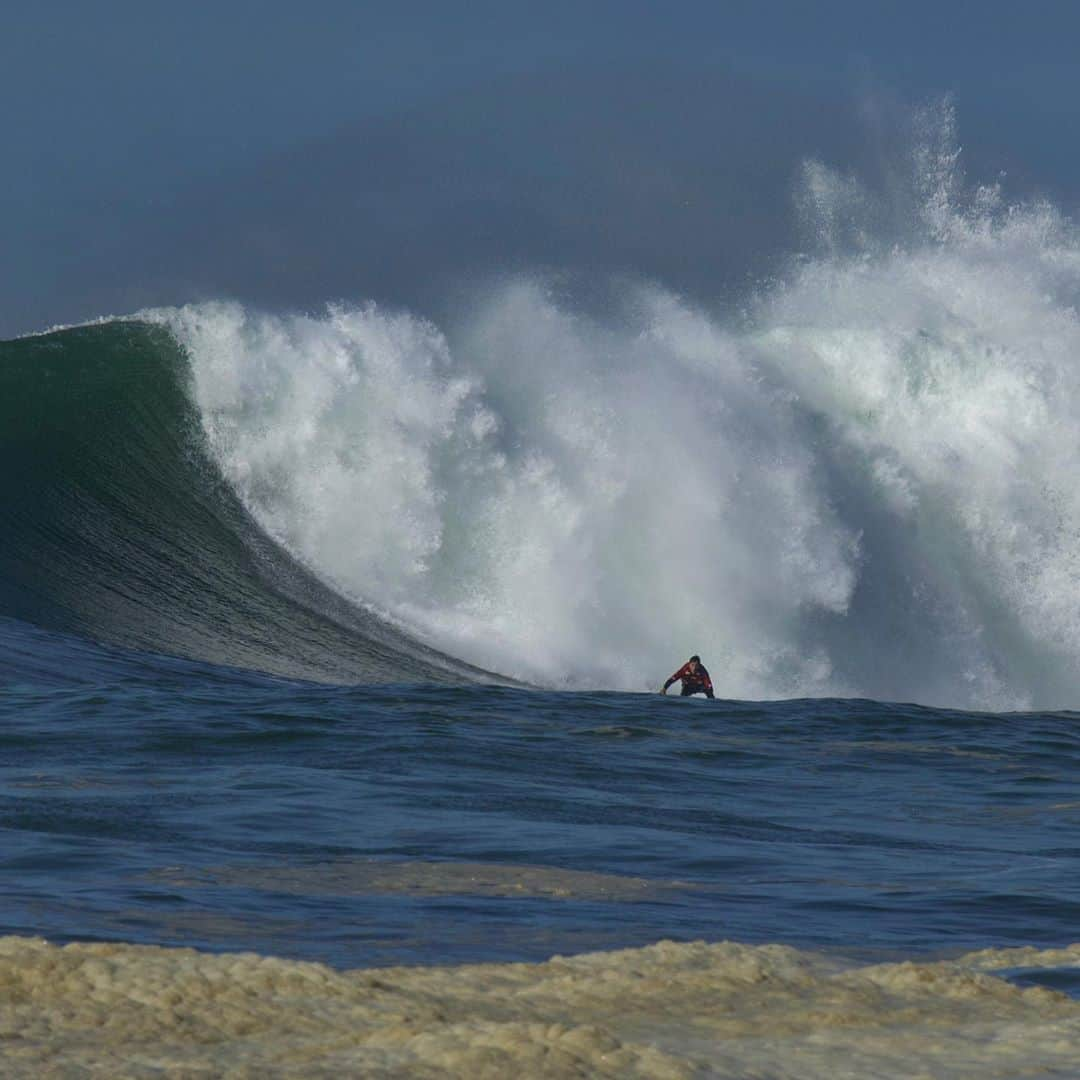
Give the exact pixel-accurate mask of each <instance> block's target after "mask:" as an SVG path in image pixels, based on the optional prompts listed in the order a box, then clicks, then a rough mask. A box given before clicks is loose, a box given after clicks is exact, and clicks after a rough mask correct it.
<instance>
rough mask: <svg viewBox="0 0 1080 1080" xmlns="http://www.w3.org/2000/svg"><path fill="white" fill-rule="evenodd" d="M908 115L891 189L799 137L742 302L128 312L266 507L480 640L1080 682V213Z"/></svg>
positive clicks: (394, 612) (588, 656) (464, 638)
mask: <svg viewBox="0 0 1080 1080" xmlns="http://www.w3.org/2000/svg"><path fill="white" fill-rule="evenodd" d="M920 123H921V125H922V132H921V138H920V140H919V142H918V147H917V150H916V152H915V153H914V154H913V155H912V158H913V164H912V167H911V172H910V175H909V176H908V177H907V178H906V179H905V180H904V183H903V184H897V183H895V179H896V178H895V177H893V178H892V179H893V181H894V182H893V183H892V184H891V185H886V186H887V187H888V188H889V190H888V191H887V192H886V193H885V194H882V193H880V192H876V191H874V190H872V189H871V188H869V187H868V186H867V185H865V184H863V183H861V182H860V181H859V180H858V179H857V178H855V177H852V176H846V175H843V174H841V173H838V172H836V171H835V170H832V169H830V168H828V167H827V166H825V165H823V164H821V163H817V162H809V163H807V165H806V166H805V169H804V174H803V177H802V179H801V184H800V190H799V198H800V205H801V207H802V209H803V211H804V217H805V220H806V223H807V225H808V226H809V228H810V230H811V232H812V233H813V235H814V246H813V250H812V251H811V253H810V254H808V255H805V256H803V257H801V258H799V259H797V260H793V261H792V263H791V265H790V267H789V268H788V269H787V271H786V272H785V273H784V274H782V275H780V276H779V277H778V278H777V280H776V281H774V282H771V283H767V284H764V285H762V286H760V287H759V288H758V289H757V290H756V293H755V295H754V296H753V297H751V299H750V300H749V301H748V303H747V304H746V307H745V309H744V310H743V311H741V312H740V313H739V314H738V315H737V316H730V315H728V316H718V315H715V314H710V313H709V312H706V311H704V310H702V309H700V308H699V307H695V306H693V305H692V304H690V303H688V302H686V301H685V300H683V299H681V298H680V297H679V296H677V295H674V294H672V293H671V292H670V291H668V290H665V289H664V288H662V287H660V286H657V285H653V284H636V285H633V286H625V287H622V288H621V289H620V290H619V297H618V300H617V302H613V303H611V304H609V305H608V306H607V307H606V308H604V309H603V313H602V314H597V308H596V305H592V306H591V307H590V306H588V305H586V304H584V303H576V302H575V299H574V294H573V290H572V289H571V288H569V287H565V286H559V285H558V284H554V283H552V282H550V281H544V280H540V279H526V278H518V279H516V280H514V281H510V282H504V283H502V284H501V285H499V286H498V287H495V288H491V289H488V290H487V291H486V292H485V293H484V294H483V295H480V296H478V297H477V298H476V299H475V301H474V302H472V303H469V304H463V305H462V307H461V309H460V310H459V312H458V314H457V315H456V316H455V318H454V319H452V320H449V321H447V322H446V323H445V324H444V325H442V326H441V327H436V326H435V325H433V324H432V323H430V322H429V321H427V320H425V319H423V318H420V317H417V316H415V315H413V314H410V313H408V312H403V311H390V310H386V309H383V308H379V307H375V306H372V305H367V306H348V305H336V306H332V307H330V308H328V309H327V310H326V311H325V312H324V313H322V314H318V315H271V314H267V313H262V312H257V311H253V310H250V309H246V308H244V307H241V306H240V305H237V304H231V303H210V304H200V305H193V306H188V307H183V308H178V309H168V310H155V311H152V312H144V313H142V314H141V316H140V317H141V318H142V319H143V320H145V321H148V322H152V323H157V324H160V325H163V326H165V327H167V328H168V330H169V331H170V333H171V336H172V337H173V339H174V340H175V341H177V342H178V343H179V345H180V346H181V347H182V350H183V352H184V354H186V357H187V359H188V362H189V363H190V372H191V381H190V394H191V402H192V404H193V407H194V409H195V410H196V412H197V416H198V422H199V424H200V425H201V428H202V433H203V434H202V437H203V438H204V440H205V447H206V449H207V452H208V454H209V456H210V458H211V459H212V461H213V462H214V465H215V466H216V468H218V469H220V471H221V473H222V474H223V475H224V477H225V478H226V479H227V481H228V483H229V485H230V491H231V493H235V495H236V496H238V497H239V500H240V502H241V503H242V505H243V507H244V509H245V510H246V512H247V514H249V515H250V517H251V518H252V519H253V520H254V521H255V522H257V523H258V525H259V526H260V527H261V529H262V530H264V531H265V533H266V534H268V535H269V536H270V537H272V538H273V539H274V540H275V541H276V542H277V543H278V544H280V545H281V546H282V547H284V548H285V549H286V550H287V551H288V552H289V553H291V555H292V557H293V558H295V560H297V561H298V562H299V563H300V564H301V565H302V566H303V567H305V568H306V569H307V571H309V572H310V573H311V574H312V575H314V577H316V578H317V579H319V580H320V581H321V582H323V583H324V584H326V585H327V586H329V587H330V588H331V589H332V590H333V591H334V593H335V594H336V595H339V596H344V597H345V598H347V599H348V600H350V601H353V602H357V603H358V604H359V605H360V606H361V607H362V608H363V609H364V610H367V611H371V612H374V613H376V614H378V615H380V616H382V617H383V618H382V619H381V620H379V625H383V623H384V622H388V623H392V624H396V625H398V626H399V627H403V628H405V629H406V630H407V631H408V632H409V634H410V635H411V636H412V637H415V638H418V639H420V640H423V641H426V642H428V643H430V645H431V646H433V647H434V648H436V649H438V650H440V651H442V652H445V653H448V654H450V655H452V656H454V657H459V658H462V659H463V660H464V661H467V662H468V663H470V664H476V665H480V666H481V667H484V668H488V669H492V670H497V671H500V672H504V673H506V674H508V675H511V676H516V677H520V678H523V679H527V680H531V681H536V682H541V683H545V684H550V685H557V686H562V685H568V686H593V687H597V686H598V687H612V688H626V689H645V688H648V687H654V686H655V685H656V683H657V681H658V680H659V679H660V678H662V677H663V676H664V675H666V674H667V672H668V670H670V669H671V668H672V667H673V666H675V664H676V663H677V662H679V661H680V660H681V659H682V658H684V657H685V656H686V655H687V654H689V653H690V652H698V653H701V654H702V656H703V657H704V658H705V659H706V662H707V663H708V664H709V665H710V667H711V669H712V672H713V675H714V679H715V681H716V683H717V685H718V690H719V692H720V693H722V694H725V695H729V696H732V697H774V696H795V695H819V694H843V695H852V694H854V695H865V696H870V697H876V698H885V699H898V698H901V699H917V700H920V701H924V702H932V703H936V704H945V705H958V706H968V707H972V706H974V707H988V708H999V709H1000V708H1014V707H1026V706H1033V707H1043V706H1047V707H1048V706H1060V705H1068V704H1069V703H1071V702H1073V701H1075V698H1076V696H1077V692H1078V691H1080V664H1078V661H1077V657H1078V655H1080V617H1078V615H1077V597H1078V576H1080V539H1078V537H1080V528H1078V527H1080V495H1078V494H1077V491H1076V486H1075V483H1074V482H1073V477H1074V475H1075V473H1076V469H1077V466H1078V464H1080V425H1078V424H1077V421H1076V416H1077V415H1078V412H1080V377H1078V371H1077V361H1076V357H1077V356H1078V355H1080V319H1078V317H1077V303H1078V300H1080V243H1078V238H1077V235H1076V232H1075V229H1074V227H1073V225H1072V223H1071V222H1070V221H1068V220H1067V219H1066V218H1065V217H1064V216H1063V215H1062V214H1061V213H1059V212H1058V211H1057V210H1056V209H1055V208H1054V207H1052V206H1050V205H1048V204H1046V203H1039V202H1033V203H1026V204H1010V203H1008V202H1006V201H1005V200H1004V199H1003V197H1002V196H1001V193H1000V192H999V191H998V190H997V189H995V188H986V187H969V186H968V185H967V184H966V183H965V181H964V178H963V175H962V173H961V171H960V168H959V153H958V150H957V149H956V144H955V136H954V133H953V130H952V124H953V121H952V115H951V112H950V110H949V109H948V108H945V109H940V110H936V111H935V110H930V111H927V112H926V113H925V114H923V115H922V117H921V119H920ZM901 189H902V190H901ZM897 191H901V195H902V197H898V196H897ZM42 340H45V339H42ZM177 527H181V528H182V523H180V524H178V526H177Z"/></svg>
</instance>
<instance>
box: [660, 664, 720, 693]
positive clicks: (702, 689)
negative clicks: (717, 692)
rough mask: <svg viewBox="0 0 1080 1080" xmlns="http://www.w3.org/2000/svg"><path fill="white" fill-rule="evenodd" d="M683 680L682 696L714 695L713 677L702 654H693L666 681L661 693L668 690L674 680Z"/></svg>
mask: <svg viewBox="0 0 1080 1080" xmlns="http://www.w3.org/2000/svg"><path fill="white" fill-rule="evenodd" d="M679 681H681V682H682V696H683V697H689V696H690V695H691V694H704V695H705V696H706V697H710V698H711V697H712V696H713V691H712V679H710V678H709V673H708V672H707V671H706V670H705V665H704V664H703V663H702V662H701V657H700V656H691V657H690V659H689V660H687V661H686V663H685V664H683V666H682V667H681V668H679V670H678V671H676V672H675V674H674V675H672V676H671V678H670V679H668V681H667V682H666V683H664V689H663V690H661V691H660V693H661V694H666V693H667V692H668V687H669V686H670V685H671V684H672V683H674V682H679Z"/></svg>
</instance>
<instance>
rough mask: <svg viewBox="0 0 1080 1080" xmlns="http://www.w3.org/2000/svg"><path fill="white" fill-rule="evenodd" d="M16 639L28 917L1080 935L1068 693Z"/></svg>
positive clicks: (16, 749) (848, 950)
mask: <svg viewBox="0 0 1080 1080" xmlns="http://www.w3.org/2000/svg"><path fill="white" fill-rule="evenodd" d="M0 643H2V644H0V649H2V652H0V655H2V661H0V673H2V676H3V689H2V691H0V702H2V706H0V708H2V713H0V715H2V725H0V730H2V734H0V746H2V749H3V758H2V762H3V763H2V770H0V785H2V787H0V815H2V816H0V826H2V828H3V861H2V869H3V875H2V878H0V930H2V931H3V932H4V933H12V934H23V935H35V934H37V935H44V936H46V937H48V938H50V939H52V940H55V941H69V940H81V941H97V940H101V941H128V942H141V943H154V944H167V945H189V946H197V947H199V948H204V949H209V950H254V951H257V952H262V953H271V954H276V955H283V956H289V957H299V958H307V959H318V960H322V961H325V962H327V963H330V964H332V965H335V966H338V967H357V966H368V965H386V964H400V963H447V962H459V961H477V960H503V961H506V960H540V959H545V958H547V957H549V956H551V955H552V954H555V953H563V954H566V953H574V952H581V951H587V950H593V949H607V948H613V947H621V946H630V945H643V944H646V943H649V942H652V941H655V940H657V939H660V938H669V939H674V940H694V939H698V938H705V939H708V940H723V939H734V940H738V941H742V942H768V941H782V942H785V943H788V944H794V945H798V946H801V947H812V948H824V949H826V950H828V951H829V952H832V953H840V954H850V955H853V956H860V957H863V958H866V957H880V958H887V957H897V956H904V957H915V956H948V955H950V954H956V953H959V952H962V951H968V950H974V949H977V948H984V947H989V946H1012V945H1037V946H1043V947H1051V946H1054V945H1058V944H1061V943H1064V942H1067V941H1069V940H1071V938H1072V937H1073V936H1074V935H1075V927H1076V925H1077V919H1078V915H1080V911H1078V901H1077V896H1076V871H1077V856H1078V854H1080V849H1078V846H1077V839H1076V838H1077V826H1078V823H1080V800H1078V799H1077V795H1076V792H1077V783H1078V779H1080V737H1078V731H1077V717H1076V716H1075V715H1074V714H1069V713H1017V714H981V713H972V712H958V711H947V710H936V709H928V708H920V707H918V706H913V705H890V704H882V703H878V702H873V701H864V700H801V701H799V700H796V701H782V702H762V703H757V702H738V701H721V700H717V701H707V700H705V699H703V698H695V699H686V700H684V699H679V698H674V697H668V698H661V697H660V696H659V695H653V696H649V695H644V694H627V693H593V694H586V693H572V692H551V691H540V690H530V689H516V688H509V687H499V686H457V687H440V686H431V685H419V684H411V685H409V684H400V685H388V686H381V687H371V686H319V685H314V684H310V683H303V682H297V681H287V680H283V679H281V678H274V677H267V676H261V675H256V674H251V673H245V672H240V671H236V670H230V669H227V668H221V667H214V666H210V665H206V664H200V663H195V662H191V661H180V660H173V659H167V658H163V657H157V656H152V655H148V654H145V653H136V652H131V651H125V650H117V649H111V648H106V647H101V646H94V645H91V644H88V643H86V642H83V641H80V640H78V639H74V638H71V637H67V636H63V635H58V634H54V633H48V632H44V631H40V630H35V629H33V628H30V627H28V626H26V625H25V624H23V623H19V622H15V621H13V620H11V619H6V620H4V621H3V622H2V623H0ZM1068 981H1069V980H1068V979H1066V982H1067V983H1068ZM1076 981H1077V982H1080V980H1076Z"/></svg>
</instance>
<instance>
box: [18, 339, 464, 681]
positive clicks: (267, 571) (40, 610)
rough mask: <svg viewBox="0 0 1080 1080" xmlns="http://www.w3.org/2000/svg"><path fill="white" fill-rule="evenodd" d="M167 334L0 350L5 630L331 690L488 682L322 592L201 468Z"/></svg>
mask: <svg viewBox="0 0 1080 1080" xmlns="http://www.w3.org/2000/svg"><path fill="white" fill-rule="evenodd" d="M187 384H188V364H187V360H186V357H185V356H184V354H183V352H182V351H181V349H180V348H179V346H178V345H177V344H176V342H175V341H174V340H173V338H172V337H171V336H170V334H169V333H168V331H167V330H165V329H164V328H161V327H155V326H148V325H146V324H143V323H139V322H112V323H104V324H100V325H92V326H84V327H79V328H76V329H71V330H62V331H56V332H53V333H50V334H46V335H43V336H40V337H34V338H25V339H21V340H18V341H12V342H5V343H0V446H2V448H3V458H4V469H3V471H2V472H0V502H2V504H3V506H4V513H3V515H2V516H0V614H3V615H8V616H11V617H14V618H17V619H21V620H24V621H27V622H32V623H35V624H37V625H39V626H44V627H47V628H49V629H53V630H61V631H66V632H73V633H77V634H80V635H82V636H85V637H89V638H92V639H94V640H99V641H104V642H109V643H113V644H119V645H124V646H129V647H134V648H138V649H145V650H151V651H155V652H162V653H167V654H170V655H174V656H183V657H189V658H192V659H198V660H207V661H210V662H213V663H217V664H225V665H231V666H236V667H243V668H250V669H254V670H259V671H266V672H270V673H273V674H279V675H284V676H289V677H297V678H308V679H315V680H320V681H325V682H356V681H370V682H417V681H439V682H462V681H473V680H476V679H481V678H484V677H485V675H484V673H482V672H479V671H477V670H476V669H473V668H469V667H468V666H466V665H463V664H460V663H458V662H456V661H453V660H451V659H449V658H447V657H444V656H442V655H440V654H439V653H436V652H435V651H433V650H430V649H427V648H426V647H424V646H422V645H420V644H418V643H416V642H413V641H411V640H409V639H408V638H407V637H405V636H404V635H403V634H401V633H399V632H398V631H396V630H395V629H394V628H392V627H390V626H388V625H386V624H385V623H383V622H382V621H381V620H379V619H377V618H376V617H374V616H373V615H371V614H369V613H367V612H365V611H363V610H361V609H358V608H356V607H355V606H353V605H351V604H349V603H347V602H346V601H345V600H344V599H342V598H341V597H339V596H338V595H337V594H335V593H334V592H333V591H332V590H330V589H328V588H327V587H326V586H324V585H323V584H321V583H320V582H319V581H317V580H316V579H315V578H314V577H312V576H311V575H310V574H309V573H307V572H306V571H305V570H304V569H303V568H302V567H300V566H299V565H297V564H296V563H295V562H294V561H293V560H292V559H291V558H290V557H289V556H288V555H287V554H286V553H285V552H283V551H282V550H281V549H280V548H279V547H278V546H277V545H276V544H274V543H273V542H272V541H271V540H270V539H269V538H268V537H267V536H266V535H265V534H263V533H262V532H261V531H260V530H259V529H258V527H257V526H256V525H255V524H254V522H253V521H252V520H251V519H250V517H249V516H248V514H247V513H246V511H245V510H244V509H243V507H242V506H241V505H240V503H239V501H238V500H237V498H236V497H235V495H234V494H233V493H232V492H231V490H230V489H229V487H228V486H227V484H226V483H225V481H224V480H223V479H222V477H221V475H220V473H219V471H218V469H217V467H216V466H215V465H214V464H213V463H212V461H211V460H210V458H209V456H208V455H207V453H206V450H205V447H204V445H203V438H202V432H201V428H200V424H199V420H198V417H197V415H196V413H195V409H194V407H193V405H192V403H191V399H190V397H189V396H188V392H187Z"/></svg>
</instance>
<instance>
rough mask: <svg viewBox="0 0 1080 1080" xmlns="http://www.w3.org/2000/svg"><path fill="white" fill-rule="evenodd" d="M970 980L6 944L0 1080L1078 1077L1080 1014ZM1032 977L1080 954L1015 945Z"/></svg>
mask: <svg viewBox="0 0 1080 1080" xmlns="http://www.w3.org/2000/svg"><path fill="white" fill-rule="evenodd" d="M1014 952H1018V951H1017V950H1006V951H1005V952H1004V953H1000V954H989V953H979V954H975V955H974V956H973V957H972V958H971V963H967V962H966V961H965V959H964V958H961V959H960V960H958V961H955V962H952V963H889V964H877V965H871V966H861V967H860V966H852V965H843V964H840V963H838V962H836V961H833V960H830V959H828V958H825V957H821V956H816V955H813V954H808V953H802V952H799V951H797V950H795V949H792V948H788V947H785V946H780V945H763V946H746V945H739V944H734V943H731V942H724V943H720V944H714V945H707V944H704V943H702V942H696V943H690V944H675V943H672V942H660V943H659V944H656V945H652V946H649V947H647V948H643V949H627V950H623V951H618V952H610V953H592V954H586V955H582V956H575V957H570V958H561V957H555V958H553V959H551V960H550V961H548V962H547V963H543V964H476V965H469V966H464V967H431V968H415V967H414V968H401V967H398V968H382V969H371V970H357V971H345V972H339V971H334V970H332V969H330V968H328V967H325V966H323V965H321V964H312V963H300V962H296V961H288V960H279V959H274V958H270V957H263V956H257V955H254V954H251V953H245V954H232V955H229V954H226V955H206V954H201V953H198V952H195V951H194V950H191V949H161V948H155V947H137V946H132V945H104V944H89V945H81V944H77V945H68V946H65V947H63V948H58V947H56V946H53V945H50V944H48V943H46V942H44V941H42V940H40V939H34V938H15V937H8V938H2V939H0V1034H2V1036H3V1039H2V1042H0V1062H2V1064H3V1072H4V1075H5V1076H7V1077H12V1078H21V1077H40V1076H68V1075H70V1076H75V1075H80V1076H81V1075H85V1074H87V1073H89V1072H93V1073H94V1074H98V1073H100V1074H101V1075H110V1076H120V1075H123V1076H127V1077H151V1076H194V1075H204V1074H205V1075H214V1076H252V1077H254V1076H303V1077H321V1076H343V1075H348V1076H381V1077H418V1076H419V1077H427V1076H430V1077H436V1076H449V1077H470V1078H478V1077H492V1078H494V1077H503V1076H523V1077H574V1076H577V1077H580V1076H596V1077H619V1078H622V1077H655V1078H677V1077H691V1076H703V1075H706V1076H715V1077H739V1078H744V1077H749V1076H758V1077H776V1078H782V1077H799V1078H801V1080H812V1078H814V1077H827V1078H830V1080H831V1078H832V1077H834V1076H836V1075H838V1070H839V1071H840V1072H842V1075H846V1076H879V1077H911V1076H933V1077H936V1078H939V1080H948V1078H960V1077H972V1078H974V1077H978V1078H979V1080H988V1078H993V1077H1019V1076H1030V1075H1034V1074H1036V1073H1039V1074H1050V1073H1052V1074H1054V1075H1073V1074H1074V1070H1075V1068H1076V1064H1077V1057H1076V1047H1077V1045H1080V1002H1077V1001H1074V1000H1072V999H1070V998H1068V997H1067V996H1066V995H1064V994H1061V993H1058V992H1056V991H1054V990H1049V989H1045V988H1043V987H1033V988H1030V989H1020V988H1019V987H1017V986H1013V985H1011V984H1010V983H1008V982H1006V981H1004V980H1003V979H1000V978H997V977H995V976H993V975H992V974H989V973H988V972H989V971H992V970H995V969H998V968H1000V967H1002V966H1004V965H1008V964H1010V963H1011V961H1012V960H1014V959H1015V957H1014V955H1013V953H1014ZM1022 952H1023V962H1024V963H1025V965H1026V966H1027V967H1028V968H1029V969H1035V968H1038V967H1040V966H1045V965H1052V966H1055V967H1060V966H1062V965H1065V964H1071V965H1073V966H1075V965H1076V964H1077V963H1080V947H1078V946H1072V947H1071V948H1070V949H1067V950H1055V951H1054V952H1053V953H1048V954H1045V955H1044V954H1040V953H1038V952H1036V951H1034V950H1022Z"/></svg>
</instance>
